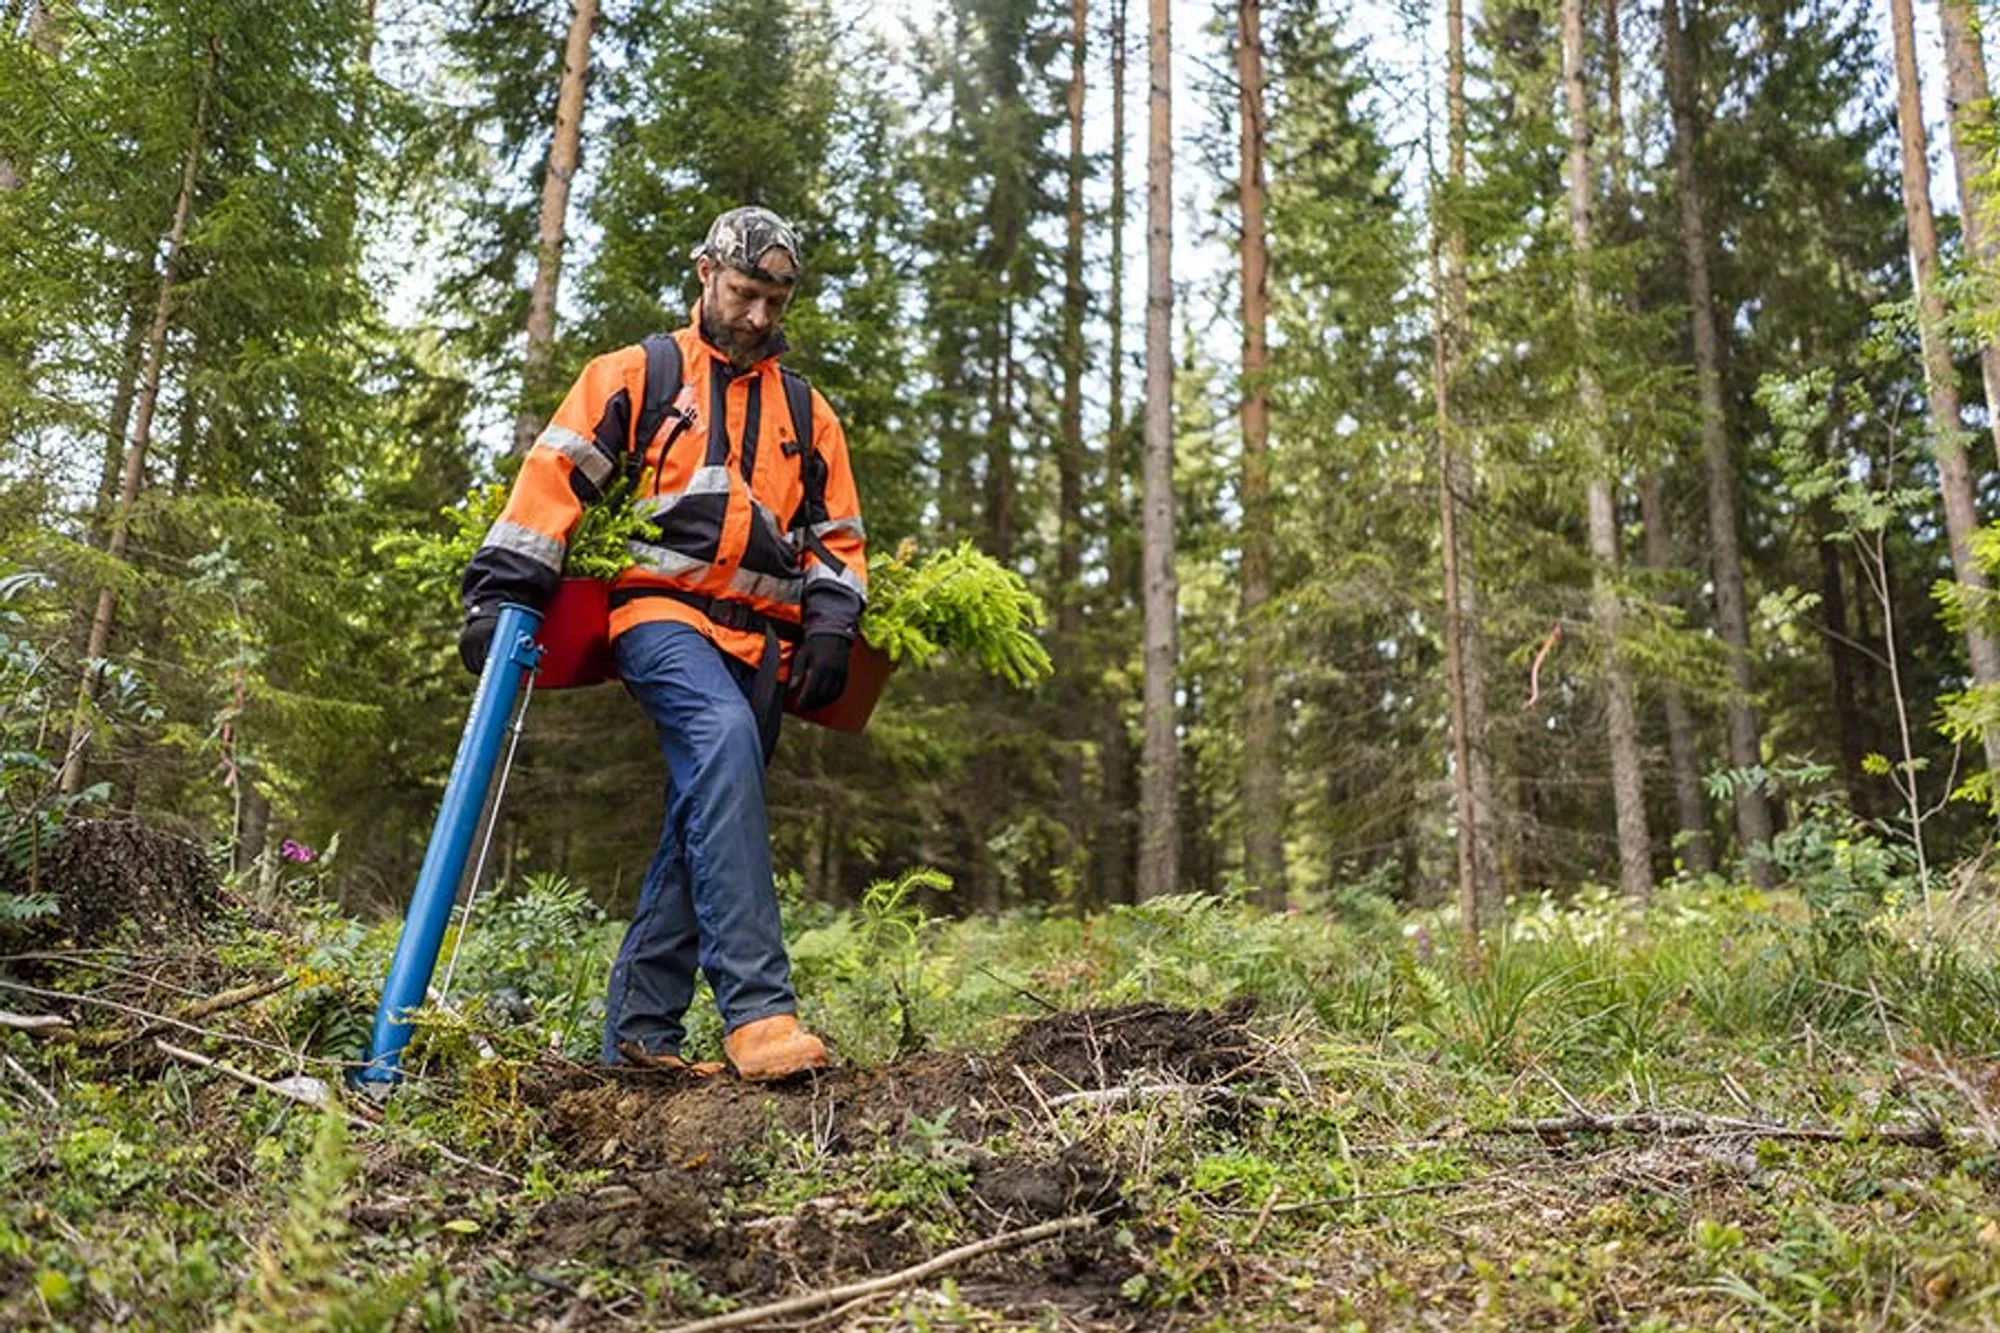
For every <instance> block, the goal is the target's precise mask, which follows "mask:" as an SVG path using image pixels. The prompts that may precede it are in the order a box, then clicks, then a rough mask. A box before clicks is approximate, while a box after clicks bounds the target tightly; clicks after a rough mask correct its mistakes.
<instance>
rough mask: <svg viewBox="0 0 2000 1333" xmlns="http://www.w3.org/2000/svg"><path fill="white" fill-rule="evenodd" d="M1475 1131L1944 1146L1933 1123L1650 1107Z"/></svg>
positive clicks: (1557, 1136) (1547, 1136)
mask: <svg viewBox="0 0 2000 1333" xmlns="http://www.w3.org/2000/svg"><path fill="white" fill-rule="evenodd" d="M1472 1132H1473V1133H1483V1134H1533V1135H1536V1136H1537V1137H1540V1138H1545V1139H1560V1138H1568V1137H1571V1136H1573V1135H1578V1134H1650V1135H1653V1136H1655V1137H1657V1138H1696V1137H1710V1138H1726V1137H1731V1136H1737V1137H1746V1136H1747V1137H1750V1138H1759V1139H1793V1140H1804V1141H1807V1142H1812V1143H1850V1142H1857V1141H1863V1140H1868V1141H1873V1142H1876V1143H1897V1144H1903V1145H1906V1146H1908V1147H1912V1148H1942V1147H1944V1146H1945V1144H1946V1142H1947V1138H1946V1135H1945V1132H1944V1130H1943V1129H1942V1128H1940V1127H1939V1126H1937V1125H1934V1124H1917V1125H1873V1126H1870V1127H1868V1128H1866V1129H1857V1130H1845V1129H1833V1128H1830V1127H1827V1126H1823V1125H1785V1124H1778V1123H1774V1122H1769V1121H1761V1120H1739V1119H1737V1118H1735V1117H1734V1116H1722V1115H1661V1114H1656V1113H1654V1112H1651V1111H1645V1112H1640V1113H1638V1114H1635V1115H1591V1114H1589V1113H1588V1112H1582V1113H1578V1114H1574V1115H1565V1116H1555V1117H1552V1118H1549V1119H1545V1120H1508V1121H1504V1122H1502V1123H1501V1124H1498V1125H1494V1126H1492V1127H1491V1128H1488V1129H1484V1130H1474V1131H1472Z"/></svg>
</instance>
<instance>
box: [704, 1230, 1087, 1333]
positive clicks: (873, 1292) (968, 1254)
mask: <svg viewBox="0 0 2000 1333" xmlns="http://www.w3.org/2000/svg"><path fill="white" fill-rule="evenodd" d="M1096 1223H1097V1214H1095V1213H1085V1214H1082V1215H1080V1216H1075V1217H1059V1218H1057V1219H1055V1220H1054V1221H1052V1222H1043V1223H1040V1224H1039V1225H1036V1226H1032V1227H1024V1228H1022V1229H1021V1230H1019V1231H1008V1232H1003V1233H1002V1234H1000V1235H998V1236H988V1237H987V1238H986V1239H985V1240H976V1241H973V1242H972V1243H971V1244H969V1245H961V1246H959V1247H958V1248H957V1249H954V1250H946V1251H945V1252H944V1253H943V1254H940V1255H938V1256H937V1257H936V1258H933V1259H926V1260H925V1261H924V1262H923V1263H920V1264H913V1265H911V1266H910V1267H908V1268H904V1269H900V1270H898V1271H897V1272H894V1273H889V1274H886V1275H885V1276H882V1277H878V1278H870V1279H869V1280H868V1281H866V1282H850V1283H848V1284H847V1285H846V1286H844V1287H831V1288H828V1289H827V1290H825V1291H814V1292H808V1293H806V1294H805V1295H803V1296H791V1297H787V1298H786V1299H784V1300H782V1301H772V1302H770V1303H769V1304H767V1305H753V1306H750V1307H749V1308H748V1309H743V1310H732V1311H731V1312H730V1313H728V1314H719V1315H712V1316H710V1317H709V1318H707V1319H697V1320H695V1321H694V1322H693V1323H689V1324H675V1325H674V1326H673V1333H716V1330H719V1329H725V1328H745V1327H748V1326H749V1325H751V1324H762V1323H766V1322H768V1321H770V1320H773V1319H783V1318H784V1317H786V1316H787V1315H796V1314H806V1313H809V1312H810V1311H814V1310H821V1309H824V1308H826V1307H827V1306H829V1305H844V1304H846V1303H847V1302H849V1301H853V1300H858V1299H860V1298H861V1297H864V1296H877V1295H880V1294H882V1293H884V1292H890V1291H895V1290H896V1289H898V1288H899V1287H907V1286H909V1285H910V1284H912V1283H915V1282H921V1281H923V1280H924V1279H925V1278H927V1277H930V1276H932V1275H933V1274H936V1273H942V1272H944V1271H945V1270H946V1269H947V1268H954V1267H956V1266H958V1265H959V1264H962V1263H965V1262H967V1261H968V1260H972V1259H977V1258H979V1257H980V1256H981V1255H986V1254H992V1253H994V1252H996V1251H999V1250H1011V1249H1014V1248H1015V1247H1017V1246H1021V1245H1032V1244H1034V1243H1035V1242H1036V1241H1039V1240H1047V1239H1049V1238H1050V1237H1051V1236H1060V1235H1062V1234H1063V1233H1064V1232H1067V1231H1078V1230H1081V1229H1082V1228H1084V1227H1088V1226H1095V1225H1096Z"/></svg>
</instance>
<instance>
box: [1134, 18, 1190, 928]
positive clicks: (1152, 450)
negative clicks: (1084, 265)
mask: <svg viewBox="0 0 2000 1333" xmlns="http://www.w3.org/2000/svg"><path fill="white" fill-rule="evenodd" d="M1147 7H1148V11H1149V17H1150V24H1149V33H1148V38H1147V50H1148V56H1149V63H1150V66H1151V79H1150V87H1149V90H1148V93H1147V105H1148V112H1149V114H1148V133H1147V151H1146V456H1145V475H1144V491H1145V496H1144V506H1145V514H1144V521H1143V524H1142V528H1143V531H1142V533H1141V538H1140V541H1141V548H1142V550H1141V556H1140V565H1141V572H1140V583H1141V586H1142V588H1143V589H1144V600H1145V615H1146V633H1145V741H1144V747H1143V751H1142V754H1141V758H1140V788H1141V790H1140V816H1139V884H1138V890H1139V896H1140V897H1142V898H1150V897H1154V896H1156V895H1159V894H1163V893H1172V892H1173V891H1174V890H1175V888H1176V887H1177V886H1178V884H1179V882H1180V876H1179V873H1178V869H1177V866H1178V855H1179V828H1180V821H1179V818H1178V813H1179V812H1178V810H1177V809H1176V805H1177V794H1178V791H1179V786H1178V784H1177V782H1176V780H1175V770H1176V768H1177V760H1178V758H1179V755H1178V753H1177V750H1178V747H1179V745H1180V734H1179V730H1178V728H1177V727H1176V726H1175V717H1174V676H1175V667H1176V665H1177V662H1178V653H1177V645H1176V641H1175V629H1176V626H1175V623H1174V616H1175V611H1176V603H1177V602H1178V588H1177V585H1176V579H1175V572H1174V415H1173V414H1174V403H1173V398H1174V362H1173V354H1174V353H1173V345H1172V343H1173V317H1174V270H1173V241H1174V177H1173V171H1174V143H1173V84H1172V78H1173V54H1172V47H1171V45H1170V43H1171V41H1172V26H1171V23H1170V22H1169V12H1168V0H1148V6H1147Z"/></svg>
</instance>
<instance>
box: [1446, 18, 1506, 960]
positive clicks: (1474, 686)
mask: <svg viewBox="0 0 2000 1333" xmlns="http://www.w3.org/2000/svg"><path fill="white" fill-rule="evenodd" d="M1445 34H1446V42H1447V46H1446V63H1445V114H1446V135H1447V154H1448V156H1447V163H1446V169H1445V170H1446V175H1445V180H1444V189H1443V191H1442V194H1443V195H1444V197H1443V198H1442V199H1435V198H1434V199H1433V201H1432V204H1431V287H1432V292H1433V295H1434V299H1435V301H1436V304H1437V309H1436V312H1435V319H1434V337H1433V339H1432V344H1431V351H1432V356H1431V391H1432V397H1433V400H1434V406H1435V408H1436V412H1437V421H1436V424H1437V447H1438V513H1439V518H1440V524H1441V528H1442V532H1441V535H1440V543H1441V547H1442V557H1443V563H1444V641H1445V670H1446V675H1447V681H1446V692H1447V694H1448V695H1449V698H1450V705H1451V740H1452V785H1453V794H1454V797H1455V799H1456V804H1457V808H1458V839H1457V842H1458V910H1459V925H1458V928H1459V946H1460V958H1461V963H1462V965H1463V966H1465V967H1467V968H1469V969H1471V968H1477V967H1478V966H1479V962H1480V951H1479V939H1480V933H1481V931H1482V929H1484V928H1485V927H1488V926H1491V925H1493V924H1495V923H1496V922H1497V920H1498V918H1499V913H1500V855H1499V843H1498V839H1497V837H1496V836H1495V821H1494V804H1493V769H1492V764H1491V752H1490V750H1489V748H1488V740H1487V722H1486V660H1485V656H1486V654H1485V636H1484V634H1483V633H1482V631H1481V627H1480V623H1479V580H1478V577H1477V570H1476V568H1475V566H1474V563H1473V559H1472V542H1471V540H1470V538H1469V535H1468V534H1467V533H1466V531H1465V524H1464V521H1463V520H1464V515H1463V514H1462V513H1461V509H1462V507H1463V506H1464V505H1465V503H1466V501H1467V499H1468V498H1469V497H1470V496H1471V494H1472V489H1473V476H1472V467H1471V460H1469V459H1468V458H1466V457H1465V454H1464V452H1463V450H1462V448H1461V447H1460V446H1461V442H1460V439H1459V429H1458V423H1457V421H1456V420H1455V419H1454V417H1453V411H1452V397H1451V395H1452V389H1453V386H1454V383H1455V381H1456V380H1457V378H1458V368H1459V364H1460V361H1461V359H1462V358H1463V356H1464V351H1465V347H1466V345H1467V343H1468V342H1469V340H1470V328H1471V313H1470V299H1469V297H1468V295H1467V291H1466V244H1465V226H1464V222H1463V220H1462V219H1461V218H1460V216H1459V213H1458V209H1459V207H1460V197H1461V195H1462V194H1463V192H1464V189H1465V8H1464V4H1463V2H1462V0H1448V3H1447V4H1446V6H1445Z"/></svg>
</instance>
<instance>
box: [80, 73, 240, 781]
mask: <svg viewBox="0 0 2000 1333" xmlns="http://www.w3.org/2000/svg"><path fill="white" fill-rule="evenodd" d="M217 57H218V52H217V49H216V44H215V42H214V40H213V39H211V40H210V42H209V47H208V63H207V65H206V67H205V69H204V72H203V75H202V83H201V91H200V93H199V94H197V96H196V99H195V113H194V134H193V135H192V137H191V138H190V139H189V142H188V149H187V153H186V155H185V156H184V157H183V158H182V159H181V185H180V192H179V194H178V196H177V197H176V198H175V200H174V220H173V225H172V226H171V227H169V228H168V230H167V246H166V253H165V255H164V256H163V257H162V258H161V260H160V290H159V296H158V297H157V299H156V300H155V301H154V303H153V320H152V324H151V326H150V327H149V328H148V329H147V332H146V368H145V371H144V375H143V378H142V380H141V382H140V386H139V394H138V400H137V402H136V404H135V405H134V420H133V422H132V441H131V444H130V445H129V446H128V447H127V448H126V450H125V468H124V473H123V475H122V477H121V478H120V481H119V488H118V510H117V512H116V513H115V514H114V515H113V516H112V520H111V528H110V531H109V533H108V534H107V535H106V538H105V544H104V549H105V554H107V555H109V556H110V557H111V559H112V561H113V562H114V563H116V562H117V561H120V560H123V559H124V558H125V542H126V537H127V535H128V534H129V533H130V531H131V527H132V511H133V509H134V508H135V507H136V506H137V504H138V502H139V489H140V485H141V483H142V481H143V480H144V477H145V471H146V448H147V446H148V444H150V443H151V441H152V437H153V417H154V415H155V413H156V412H157V410H158V408H159V401H160V372H161V367H162V365H163V363H164V362H165V360H166V355H167V323H168V319H169V317H170V316H171V315H172V313H173V300H174V282H175V279H176V276H177V273H176V270H177V268H178V266H179V264H180V258H181V247H182V245H184V244H185V243H186V241H187V229H188V216H189V214H190V213H191V212H192V211H193V208H194V187H195V178H196V174H197V172H198V171H199V170H200V166H201V154H202V140H203V138H204V136H205V135H206V133H207V128H208V96H209V90H210V87H211V85H212V84H213V83H214V80H215V66H216V60H217ZM117 601H118V598H117V593H116V591H115V590H114V589H113V588H112V587H111V585H109V584H107V585H105V586H104V587H103V588H100V589H99V590H98V593H97V605H96V608H95V610H94V611H93V612H92V615H91V618H90V637H89V639H88V640H86V642H85V645H84V655H83V667H82V671H81V674H80V676H79V679H78V681H77V687H76V712H75V714H74V716H73V717H72V718H71V721H70V733H69V746H68V749H67V750H66V751H65V752H64V755H63V766H62V772H61V774H60V775H59V777H58V779H57V789H58V790H59V791H61V792H62V794H63V795H65V796H73V795H75V794H76V793H77V792H79V791H82V790H83V776H84V770H85V767H86V765H87V764H88V762H89V758H90V734H91V712H92V710H93V707H94V705H95V704H96V701H97V683H98V670H97V666H96V663H97V662H98V660H99V659H101V658H102V657H103V656H104V653H105V649H106V648H107V647H108V646H109V645H110V642H111V619H112V615H113V613H114V611H115V610H116V608H117Z"/></svg>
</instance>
